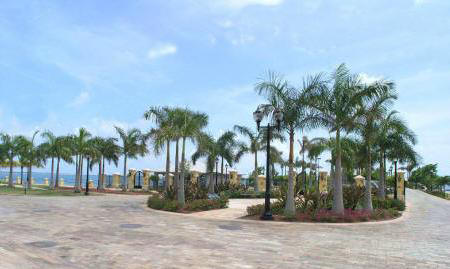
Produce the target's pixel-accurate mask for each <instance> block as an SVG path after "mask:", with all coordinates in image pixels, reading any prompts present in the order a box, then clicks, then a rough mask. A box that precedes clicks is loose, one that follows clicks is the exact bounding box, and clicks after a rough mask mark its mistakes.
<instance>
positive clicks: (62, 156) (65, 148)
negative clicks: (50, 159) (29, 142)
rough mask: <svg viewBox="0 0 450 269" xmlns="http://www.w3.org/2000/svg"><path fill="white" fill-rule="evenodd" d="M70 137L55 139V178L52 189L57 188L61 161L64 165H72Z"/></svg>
mask: <svg viewBox="0 0 450 269" xmlns="http://www.w3.org/2000/svg"><path fill="white" fill-rule="evenodd" d="M72 142H73V137H72V136H58V137H56V139H55V148H54V154H55V158H56V178H55V181H54V183H53V186H52V188H58V187H59V170H60V169H59V167H60V162H61V160H63V161H65V162H66V163H73V159H72V156H73V150H72Z"/></svg>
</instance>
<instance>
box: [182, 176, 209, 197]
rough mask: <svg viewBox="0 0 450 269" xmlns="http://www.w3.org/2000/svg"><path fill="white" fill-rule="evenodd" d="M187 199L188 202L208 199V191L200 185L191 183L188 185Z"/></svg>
mask: <svg viewBox="0 0 450 269" xmlns="http://www.w3.org/2000/svg"><path fill="white" fill-rule="evenodd" d="M185 197H186V201H187V202H190V201H194V200H202V199H208V190H207V189H206V188H202V187H201V186H200V185H199V184H198V183H193V182H191V181H189V182H188V183H187V185H186V191H185Z"/></svg>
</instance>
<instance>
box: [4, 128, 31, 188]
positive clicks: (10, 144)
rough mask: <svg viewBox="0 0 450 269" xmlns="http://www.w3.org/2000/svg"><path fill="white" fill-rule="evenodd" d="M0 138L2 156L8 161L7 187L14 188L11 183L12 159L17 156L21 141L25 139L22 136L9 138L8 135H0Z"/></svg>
mask: <svg viewBox="0 0 450 269" xmlns="http://www.w3.org/2000/svg"><path fill="white" fill-rule="evenodd" d="M0 138H1V141H2V148H3V152H4V155H5V156H6V158H7V159H8V162H9V177H8V187H11V188H12V187H14V182H13V167H14V158H16V157H17V156H19V153H20V148H21V141H23V140H24V139H25V137H23V136H10V135H9V134H0Z"/></svg>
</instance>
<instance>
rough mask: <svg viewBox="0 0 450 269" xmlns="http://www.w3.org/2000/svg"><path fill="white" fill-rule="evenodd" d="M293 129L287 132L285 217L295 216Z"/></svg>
mask: <svg viewBox="0 0 450 269" xmlns="http://www.w3.org/2000/svg"><path fill="white" fill-rule="evenodd" d="M294 188H295V182H294V128H292V127H291V128H290V131H289V179H288V191H287V199H286V207H285V209H284V213H285V214H286V215H287V216H294V215H295V200H294V199H295V197H294Z"/></svg>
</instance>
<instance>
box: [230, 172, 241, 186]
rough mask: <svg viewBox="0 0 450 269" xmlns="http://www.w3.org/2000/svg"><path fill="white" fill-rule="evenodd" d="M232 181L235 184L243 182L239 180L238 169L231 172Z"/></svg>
mask: <svg viewBox="0 0 450 269" xmlns="http://www.w3.org/2000/svg"><path fill="white" fill-rule="evenodd" d="M230 183H231V184H233V185H236V186H238V185H240V184H241V182H239V181H238V173H237V171H231V172H230Z"/></svg>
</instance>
